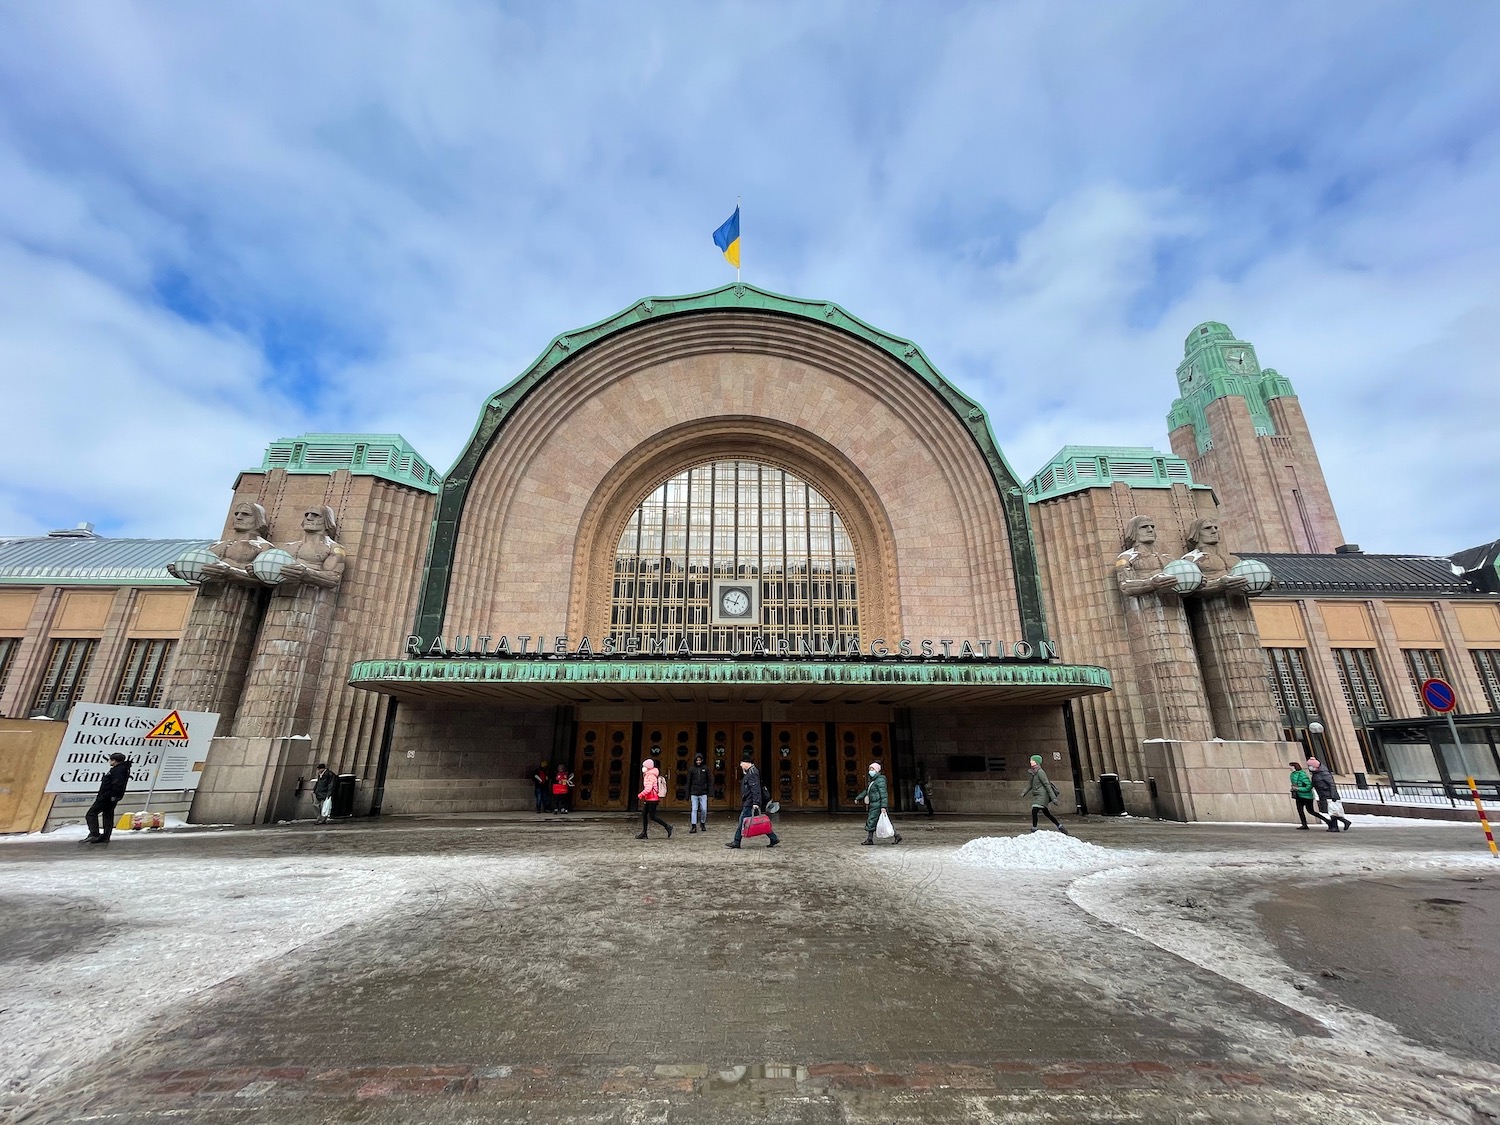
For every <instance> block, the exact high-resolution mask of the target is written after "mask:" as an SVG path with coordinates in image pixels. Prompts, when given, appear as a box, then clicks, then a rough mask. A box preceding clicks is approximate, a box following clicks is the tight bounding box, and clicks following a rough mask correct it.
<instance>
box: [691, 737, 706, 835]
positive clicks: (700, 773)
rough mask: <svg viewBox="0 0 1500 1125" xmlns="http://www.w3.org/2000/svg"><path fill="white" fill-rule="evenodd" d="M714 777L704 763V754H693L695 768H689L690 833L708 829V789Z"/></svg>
mask: <svg viewBox="0 0 1500 1125" xmlns="http://www.w3.org/2000/svg"><path fill="white" fill-rule="evenodd" d="M711 781H712V778H710V776H709V773H708V767H707V766H706V765H704V764H703V755H702V754H694V755H693V768H692V769H690V770H688V776H687V788H688V835H689V836H691V835H693V834H694V833H696V832H698V831H700V830H701V831H703V832H707V831H708V790H709V786H710V783H711Z"/></svg>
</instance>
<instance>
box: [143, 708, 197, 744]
mask: <svg viewBox="0 0 1500 1125" xmlns="http://www.w3.org/2000/svg"><path fill="white" fill-rule="evenodd" d="M142 737H143V738H146V739H159V740H161V741H163V742H186V741H187V740H188V730H187V724H186V723H184V722H183V721H182V716H181V715H179V714H178V713H177V712H176V711H173V712H172V713H171V714H170V715H168V716H167V717H166V718H165V719H163V720H162V721H161V722H159V723H157V724H156V725H155V726H154V727H152V728H151V731H150V733H148V734H145V735H143V736H142Z"/></svg>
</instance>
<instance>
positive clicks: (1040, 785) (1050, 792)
mask: <svg viewBox="0 0 1500 1125" xmlns="http://www.w3.org/2000/svg"><path fill="white" fill-rule="evenodd" d="M1026 768H1027V770H1029V771H1030V773H1031V780H1030V781H1028V782H1027V783H1026V788H1025V789H1023V790H1022V791H1021V796H1022V797H1023V798H1025V797H1030V798H1031V830H1032V831H1033V832H1035V831H1036V818H1037V814H1038V813H1040V814H1041V815H1042V816H1045V817H1046V818H1047V819H1048V820H1050V821H1051V822H1052V823H1053V824H1055V825H1057V830H1058V831H1059V832H1061V833H1062V834H1063V835H1064V836H1071V835H1072V833H1071V832H1069V831H1068V830H1067V829H1066V828H1064V827H1063V826H1062V822H1061V821H1060V820H1058V819H1057V817H1055V816H1053V815H1052V810H1051V809H1049V808H1048V807H1047V806H1048V805H1050V804H1051V803H1052V802H1053V801H1055V800H1057V796H1058V794H1057V786H1055V785H1053V784H1052V782H1051V781H1050V780H1048V778H1047V771H1046V770H1044V769H1042V756H1041V755H1040V754H1033V755H1032V756H1031V761H1030V763H1028V765H1027V766H1026Z"/></svg>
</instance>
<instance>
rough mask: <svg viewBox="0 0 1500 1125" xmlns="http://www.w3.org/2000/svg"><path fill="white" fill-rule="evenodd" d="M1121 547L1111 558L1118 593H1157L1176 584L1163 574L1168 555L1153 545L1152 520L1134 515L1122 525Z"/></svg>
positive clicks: (1154, 532)
mask: <svg viewBox="0 0 1500 1125" xmlns="http://www.w3.org/2000/svg"><path fill="white" fill-rule="evenodd" d="M1124 545H1125V549H1124V550H1123V551H1121V552H1120V554H1119V556H1118V557H1117V558H1116V559H1115V578H1116V579H1117V580H1118V581H1119V583H1120V590H1121V592H1122V593H1125V594H1128V595H1129V596H1130V597H1133V598H1138V597H1140V596H1141V595H1142V594H1159V593H1161V592H1162V591H1164V590H1172V589H1175V588H1176V587H1177V578H1176V577H1175V576H1174V575H1171V574H1163V573H1162V571H1163V570H1164V569H1165V568H1166V566H1167V564H1168V563H1170V562H1172V561H1173V560H1172V557H1171V556H1170V555H1164V554H1162V553H1161V552H1160V551H1159V550H1157V547H1156V520H1155V518H1154V517H1152V516H1136V517H1135V518H1134V519H1133V520H1131V521H1130V522H1129V523H1128V524H1126V525H1125V544H1124Z"/></svg>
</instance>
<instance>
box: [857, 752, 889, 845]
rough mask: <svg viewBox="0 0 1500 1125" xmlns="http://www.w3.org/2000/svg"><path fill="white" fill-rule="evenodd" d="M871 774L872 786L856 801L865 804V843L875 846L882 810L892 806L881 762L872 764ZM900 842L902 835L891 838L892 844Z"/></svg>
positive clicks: (887, 814) (866, 788)
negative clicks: (877, 826)
mask: <svg viewBox="0 0 1500 1125" xmlns="http://www.w3.org/2000/svg"><path fill="white" fill-rule="evenodd" d="M869 774H870V784H869V785H866V786H865V791H864V792H863V793H861V794H860V795H859V796H858V797H856V798H854V799H855V800H856V801H863V802H864V803H865V843H867V844H873V843H874V842H875V826H876V825H877V824H879V823H880V810H881V809H884V808H888V807H889V806H890V789H889V787H887V785H886V783H885V775H884V774H883V773H881V772H880V763H879V762H871V763H870V769H869ZM886 816H890V813H886ZM892 827H894V826H892ZM900 842H901V833H899V832H897V833H896V834H895V835H894V836H893V837H891V843H893V844H899V843H900Z"/></svg>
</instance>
